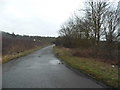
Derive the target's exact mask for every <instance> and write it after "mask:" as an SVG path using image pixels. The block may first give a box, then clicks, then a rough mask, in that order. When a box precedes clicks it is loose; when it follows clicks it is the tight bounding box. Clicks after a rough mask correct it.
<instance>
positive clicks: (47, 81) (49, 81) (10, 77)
mask: <svg viewBox="0 0 120 90" xmlns="http://www.w3.org/2000/svg"><path fill="white" fill-rule="evenodd" d="M59 63H60V60H59V59H57V58H56V57H55V55H54V53H53V45H51V46H48V47H45V48H43V49H41V50H38V51H36V52H34V53H31V54H29V55H27V56H24V57H20V58H18V59H14V60H12V61H10V62H8V63H6V64H4V65H3V85H2V86H3V88H103V86H101V85H99V84H97V83H96V82H95V81H93V80H91V79H90V78H88V77H86V76H84V75H78V74H77V73H75V72H73V71H72V70H70V69H69V68H67V67H66V66H65V65H64V64H59Z"/></svg>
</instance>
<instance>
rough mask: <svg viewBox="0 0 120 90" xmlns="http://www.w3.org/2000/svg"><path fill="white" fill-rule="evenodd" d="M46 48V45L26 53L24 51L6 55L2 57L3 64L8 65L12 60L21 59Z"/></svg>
mask: <svg viewBox="0 0 120 90" xmlns="http://www.w3.org/2000/svg"><path fill="white" fill-rule="evenodd" d="M46 46H47V45H45V46H40V47H37V48H34V49H30V50H26V51H24V52H20V53H16V54H12V55H5V56H3V57H2V63H3V64H4V63H7V62H9V61H11V60H13V59H15V58H19V57H22V56H25V55H28V54H30V53H32V52H34V51H36V50H39V49H41V48H43V47H46Z"/></svg>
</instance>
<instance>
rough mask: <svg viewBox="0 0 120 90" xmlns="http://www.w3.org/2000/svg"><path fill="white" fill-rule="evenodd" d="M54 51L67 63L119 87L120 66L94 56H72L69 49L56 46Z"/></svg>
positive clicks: (112, 85)
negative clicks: (119, 69)
mask: <svg viewBox="0 0 120 90" xmlns="http://www.w3.org/2000/svg"><path fill="white" fill-rule="evenodd" d="M54 52H55V53H56V55H57V56H58V58H60V59H61V60H63V61H64V62H65V63H66V64H68V65H69V66H71V67H72V68H75V69H77V70H80V71H82V72H84V73H86V74H88V75H89V76H91V77H93V78H95V79H96V80H98V81H101V82H103V83H104V84H106V85H109V86H111V87H113V88H118V86H119V85H118V82H120V81H119V79H118V67H117V66H115V67H112V66H111V65H110V64H107V63H104V62H101V61H99V60H96V59H93V58H83V57H81V58H80V57H76V56H72V54H71V53H70V51H69V49H66V48H61V47H54Z"/></svg>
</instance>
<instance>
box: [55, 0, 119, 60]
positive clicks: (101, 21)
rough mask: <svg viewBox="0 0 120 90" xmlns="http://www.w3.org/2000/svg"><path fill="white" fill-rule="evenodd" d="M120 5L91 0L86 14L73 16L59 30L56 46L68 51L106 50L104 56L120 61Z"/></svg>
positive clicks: (101, 0)
mask: <svg viewBox="0 0 120 90" xmlns="http://www.w3.org/2000/svg"><path fill="white" fill-rule="evenodd" d="M119 5H120V2H119V4H118V7H114V8H113V6H112V5H111V3H110V2H108V1H105V0H98V1H96V0H90V1H88V2H87V4H86V5H85V6H86V7H85V9H84V10H83V11H84V12H85V15H84V16H83V17H80V13H81V12H80V13H77V14H74V16H73V17H72V18H70V19H69V20H68V21H67V22H66V23H64V24H63V25H62V26H61V29H60V30H59V34H60V36H59V37H58V38H57V39H56V45H58V46H64V47H67V48H79V49H88V48H90V49H91V50H92V51H95V50H96V52H97V51H98V50H103V51H101V53H104V51H105V52H106V53H105V54H104V56H105V57H107V58H109V59H113V58H114V57H116V59H117V58H118V53H119V49H120V47H119V46H120V13H119V12H120V8H119V7H120V6H119Z"/></svg>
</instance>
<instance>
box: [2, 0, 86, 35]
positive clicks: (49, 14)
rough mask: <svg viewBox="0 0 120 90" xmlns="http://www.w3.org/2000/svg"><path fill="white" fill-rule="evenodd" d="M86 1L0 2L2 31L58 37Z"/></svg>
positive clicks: (16, 0)
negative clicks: (61, 28)
mask: <svg viewBox="0 0 120 90" xmlns="http://www.w3.org/2000/svg"><path fill="white" fill-rule="evenodd" d="M83 1H84V0H0V8H1V9H0V30H3V31H7V32H10V33H11V32H15V33H18V34H28V35H42V36H44V35H45V36H57V31H58V30H59V28H60V25H61V24H62V23H64V22H65V21H66V20H67V19H68V18H69V17H70V16H71V15H72V14H73V13H74V11H75V10H76V9H79V8H83Z"/></svg>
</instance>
